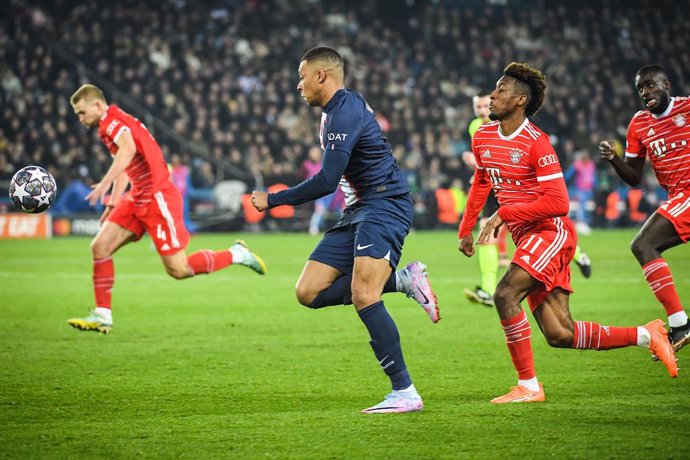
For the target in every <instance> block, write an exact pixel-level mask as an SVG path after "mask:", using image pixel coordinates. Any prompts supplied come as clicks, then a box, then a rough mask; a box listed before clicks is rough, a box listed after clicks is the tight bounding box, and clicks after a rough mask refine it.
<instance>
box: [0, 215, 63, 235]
mask: <svg viewBox="0 0 690 460" xmlns="http://www.w3.org/2000/svg"><path fill="white" fill-rule="evenodd" d="M52 236H53V224H52V219H51V217H50V214H23V213H7V214H0V239H3V240H7V239H16V238H46V239H47V238H52Z"/></svg>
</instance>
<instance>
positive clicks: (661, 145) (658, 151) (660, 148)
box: [649, 138, 666, 157]
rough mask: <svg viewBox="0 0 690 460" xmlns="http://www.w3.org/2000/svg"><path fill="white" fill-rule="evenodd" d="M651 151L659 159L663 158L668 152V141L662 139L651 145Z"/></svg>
mask: <svg viewBox="0 0 690 460" xmlns="http://www.w3.org/2000/svg"><path fill="white" fill-rule="evenodd" d="M649 150H651V151H652V152H654V154H655V155H656V156H658V157H663V156H664V155H665V152H666V141H665V140H664V139H663V138H661V139H657V140H655V141H652V142H650V143H649Z"/></svg>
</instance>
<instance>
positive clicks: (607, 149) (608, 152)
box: [599, 141, 616, 161]
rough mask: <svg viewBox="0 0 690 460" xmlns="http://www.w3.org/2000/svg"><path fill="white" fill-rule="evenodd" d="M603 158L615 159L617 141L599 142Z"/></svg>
mask: <svg viewBox="0 0 690 460" xmlns="http://www.w3.org/2000/svg"><path fill="white" fill-rule="evenodd" d="M599 151H600V152H601V158H602V159H604V160H607V161H610V160H613V157H615V156H616V143H615V142H614V141H601V142H600V143H599Z"/></svg>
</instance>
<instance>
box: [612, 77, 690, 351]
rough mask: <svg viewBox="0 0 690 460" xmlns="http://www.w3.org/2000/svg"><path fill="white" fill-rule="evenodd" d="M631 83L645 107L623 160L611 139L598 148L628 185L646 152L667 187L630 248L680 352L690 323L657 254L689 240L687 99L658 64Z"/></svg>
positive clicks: (639, 170)
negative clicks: (674, 93) (673, 90)
mask: <svg viewBox="0 0 690 460" xmlns="http://www.w3.org/2000/svg"><path fill="white" fill-rule="evenodd" d="M635 87H636V88H637V94H639V96H640V99H641V100H642V104H644V106H645V108H646V110H641V111H639V112H637V113H636V114H635V115H634V116H633V118H632V120H631V121H630V125H629V126H628V136H627V146H626V148H625V161H623V160H622V159H621V158H620V157H619V156H618V155H616V152H615V149H614V142H609V141H603V142H601V144H599V149H600V151H601V156H602V158H604V159H605V160H608V161H609V163H611V166H613V169H615V170H616V172H617V173H618V175H619V176H620V177H621V178H622V179H623V180H624V181H625V182H627V183H628V184H630V185H632V186H635V185H637V184H639V183H640V180H641V179H642V170H643V168H644V163H645V158H646V157H649V161H650V162H651V164H652V168H653V169H654V172H655V173H656V177H657V179H658V180H659V184H660V185H661V186H662V187H664V188H665V189H666V190H667V191H668V200H666V202H664V203H663V204H662V205H661V207H659V209H657V210H656V212H655V213H654V214H652V216H651V217H650V218H649V219H647V222H645V224H644V225H643V226H642V229H641V230H640V232H639V233H638V234H637V236H635V239H633V242H632V244H631V249H632V253H633V254H634V255H635V257H636V258H637V261H638V262H639V263H640V265H641V266H642V273H643V274H644V277H645V279H646V280H647V283H649V287H650V288H651V289H652V291H653V292H654V295H655V296H656V298H657V299H658V300H659V302H661V304H662V305H663V306H664V310H666V314H667V315H668V325H669V329H670V330H669V339H670V340H671V344H672V345H673V348H674V349H675V350H676V351H678V350H680V349H681V348H683V347H684V346H685V345H686V344H687V343H688V342H690V322H689V321H688V315H687V313H686V312H685V310H683V305H682V304H681V302H680V298H679V297H678V292H677V291H676V287H675V285H674V283H673V275H672V274H671V270H670V269H669V267H668V264H667V263H666V260H665V259H664V258H663V257H661V253H662V252H664V251H666V250H667V249H669V248H672V247H675V246H678V245H679V244H683V243H687V242H688V240H690V99H689V98H687V97H671V93H670V91H671V83H670V82H669V80H668V77H667V76H666V72H665V71H664V69H663V68H662V67H660V66H658V65H648V66H644V67H642V68H641V69H640V70H638V71H637V74H636V75H635Z"/></svg>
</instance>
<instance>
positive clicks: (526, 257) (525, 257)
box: [520, 256, 529, 264]
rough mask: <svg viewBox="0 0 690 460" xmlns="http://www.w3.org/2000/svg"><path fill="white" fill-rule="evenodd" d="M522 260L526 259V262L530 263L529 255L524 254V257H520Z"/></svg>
mask: <svg viewBox="0 0 690 460" xmlns="http://www.w3.org/2000/svg"><path fill="white" fill-rule="evenodd" d="M520 260H524V261H525V263H528V264H529V256H522V257H520Z"/></svg>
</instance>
